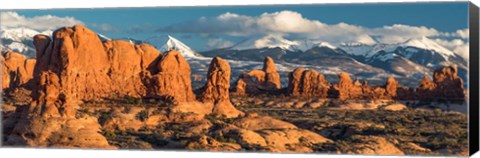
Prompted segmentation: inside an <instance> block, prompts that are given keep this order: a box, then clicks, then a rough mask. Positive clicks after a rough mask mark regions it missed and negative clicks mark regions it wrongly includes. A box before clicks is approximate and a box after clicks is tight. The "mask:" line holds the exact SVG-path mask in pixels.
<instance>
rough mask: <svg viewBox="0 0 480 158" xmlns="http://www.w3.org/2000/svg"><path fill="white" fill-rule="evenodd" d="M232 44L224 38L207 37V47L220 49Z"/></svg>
mask: <svg viewBox="0 0 480 158" xmlns="http://www.w3.org/2000/svg"><path fill="white" fill-rule="evenodd" d="M231 46H233V43H232V42H231V41H228V40H224V39H221V38H213V39H209V40H208V42H207V47H208V48H209V49H220V48H227V47H231Z"/></svg>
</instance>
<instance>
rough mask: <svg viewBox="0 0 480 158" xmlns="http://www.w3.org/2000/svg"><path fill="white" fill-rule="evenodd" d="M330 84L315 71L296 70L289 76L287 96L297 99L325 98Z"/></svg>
mask: <svg viewBox="0 0 480 158" xmlns="http://www.w3.org/2000/svg"><path fill="white" fill-rule="evenodd" d="M329 88H330V83H329V82H328V81H326V80H325V77H324V76H323V75H322V74H319V73H318V72H317V71H315V70H305V69H303V68H297V69H295V70H294V71H293V72H292V73H290V74H289V82H288V94H289V95H291V96H298V97H320V98H326V97H327V95H328V90H329Z"/></svg>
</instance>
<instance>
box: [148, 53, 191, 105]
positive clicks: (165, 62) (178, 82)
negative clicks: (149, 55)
mask: <svg viewBox="0 0 480 158" xmlns="http://www.w3.org/2000/svg"><path fill="white" fill-rule="evenodd" d="M156 66H157V71H158V72H157V73H155V72H154V75H152V77H151V78H152V79H151V83H150V84H149V85H150V86H149V87H151V89H150V90H149V95H154V96H157V97H162V98H170V99H171V100H173V101H174V102H190V101H195V95H194V94H193V91H192V81H191V79H190V74H191V71H190V66H189V64H188V62H187V60H185V58H183V56H182V55H181V54H180V53H179V52H177V51H175V50H172V51H170V52H168V53H166V54H165V55H163V56H162V58H161V59H160V61H159V62H158V64H157V65H156Z"/></svg>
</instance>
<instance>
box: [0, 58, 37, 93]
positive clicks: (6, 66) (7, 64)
mask: <svg viewBox="0 0 480 158" xmlns="http://www.w3.org/2000/svg"><path fill="white" fill-rule="evenodd" d="M0 61H1V62H2V89H4V90H9V89H15V88H18V87H20V86H23V85H24V84H26V83H27V82H29V81H30V80H31V79H32V78H33V70H34V66H35V62H36V60H35V59H27V57H25V56H24V55H22V54H19V53H15V52H10V51H6V52H3V53H2V56H1V57H0Z"/></svg>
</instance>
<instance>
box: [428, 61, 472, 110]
mask: <svg viewBox="0 0 480 158" xmlns="http://www.w3.org/2000/svg"><path fill="white" fill-rule="evenodd" d="M457 74H458V68H457V66H456V65H453V66H447V67H443V68H441V69H438V70H435V72H434V73H433V82H434V83H435V84H436V85H437V88H436V89H437V94H438V97H442V98H446V99H447V100H453V101H463V100H464V99H465V89H464V88H463V80H462V78H460V77H459V76H457Z"/></svg>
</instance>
